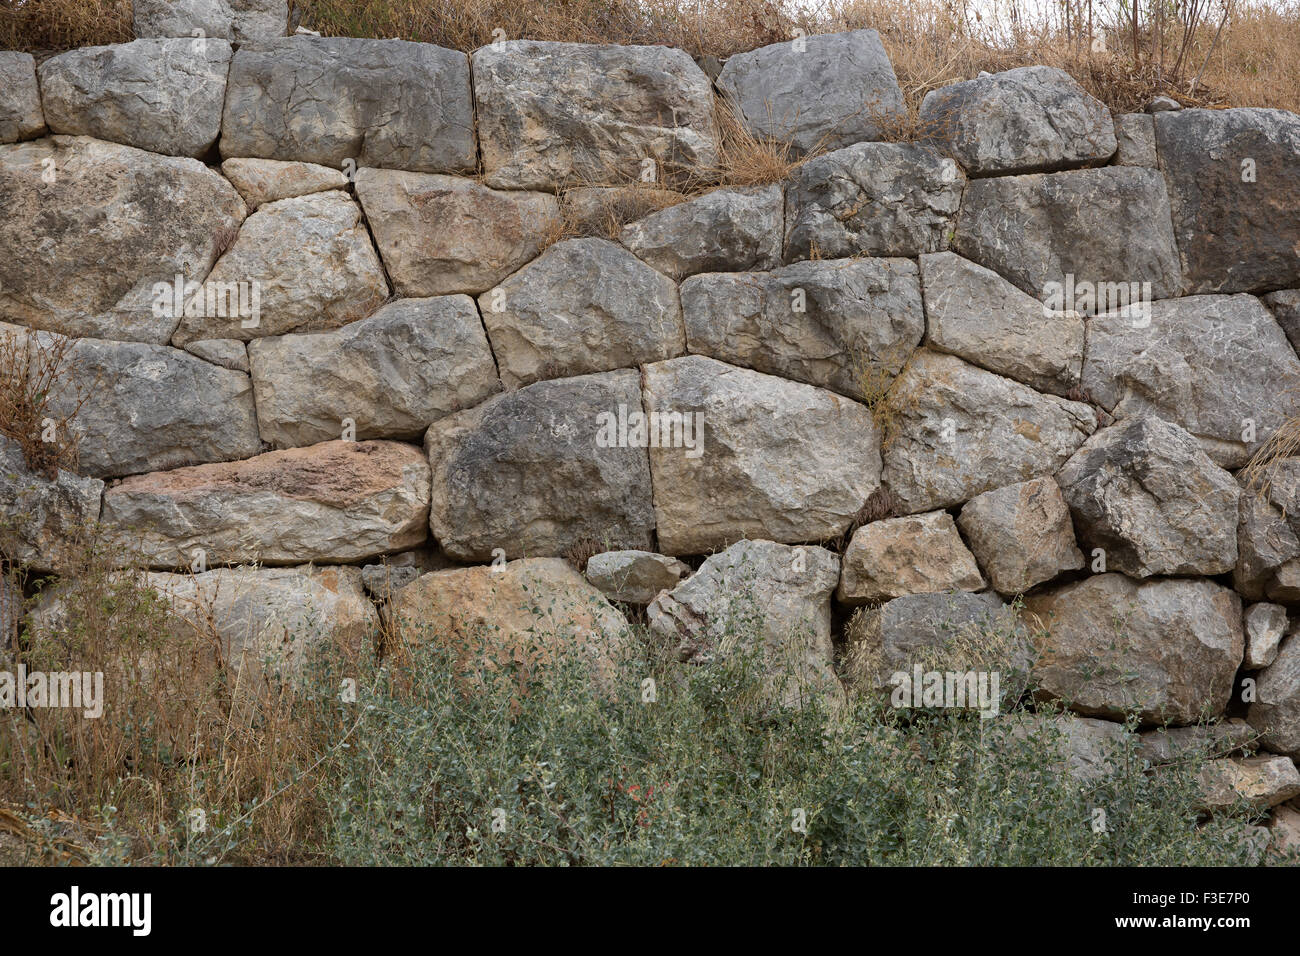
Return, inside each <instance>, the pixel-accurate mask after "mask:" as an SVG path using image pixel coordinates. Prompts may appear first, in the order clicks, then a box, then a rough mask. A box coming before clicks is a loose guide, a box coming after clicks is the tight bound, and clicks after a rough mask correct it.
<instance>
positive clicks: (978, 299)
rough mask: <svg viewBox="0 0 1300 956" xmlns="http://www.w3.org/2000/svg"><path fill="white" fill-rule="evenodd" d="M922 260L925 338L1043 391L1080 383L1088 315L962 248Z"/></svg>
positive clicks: (1066, 388) (1056, 391)
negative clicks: (1055, 303)
mask: <svg viewBox="0 0 1300 956" xmlns="http://www.w3.org/2000/svg"><path fill="white" fill-rule="evenodd" d="M920 261H921V283H922V286H923V288H924V290H925V314H926V320H927V322H928V328H927V333H926V344H927V345H929V346H930V347H931V348H935V349H938V350H939V351H941V352H950V353H952V354H953V355H956V356H959V357H961V358H963V359H965V360H966V361H968V362H972V363H974V364H975V365H979V366H981V367H982V368H986V369H988V370H989V371H990V372H997V373H998V374H999V375H1005V376H1007V377H1008V378H1014V379H1015V380H1016V381H1018V382H1024V383H1025V384H1026V385H1029V386H1030V387H1032V388H1035V389H1037V390H1038V391H1040V392H1051V393H1052V394H1054V395H1068V394H1069V393H1070V391H1071V390H1072V389H1073V388H1075V387H1076V386H1077V385H1078V384H1079V369H1080V367H1081V365H1082V364H1083V328H1084V327H1083V316H1081V315H1080V314H1079V313H1077V312H1073V311H1062V312H1057V311H1052V310H1049V309H1047V308H1046V307H1045V306H1044V305H1043V303H1042V302H1040V301H1038V300H1037V299H1035V298H1034V297H1033V296H1031V295H1027V294H1026V293H1024V292H1021V291H1020V290H1019V289H1017V288H1016V287H1015V286H1014V285H1012V284H1011V283H1010V282H1008V281H1007V280H1006V279H1004V278H1002V277H1001V276H1000V275H998V274H997V273H996V272H994V271H993V270H992V269H986V268H984V267H983V266H980V265H976V264H975V263H973V262H971V261H969V260H967V259H963V258H962V257H961V256H959V255H957V254H956V253H953V252H936V253H932V254H930V255H926V256H921V260H920Z"/></svg>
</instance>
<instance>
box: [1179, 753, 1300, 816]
mask: <svg viewBox="0 0 1300 956" xmlns="http://www.w3.org/2000/svg"><path fill="white" fill-rule="evenodd" d="M1198 779H1199V782H1200V785H1201V788H1202V800H1203V803H1202V806H1203V807H1204V808H1205V809H1207V810H1218V809H1223V808H1227V807H1231V806H1233V805H1234V804H1236V803H1237V802H1238V801H1243V800H1244V801H1245V802H1246V803H1248V804H1250V805H1251V806H1253V807H1257V808H1259V809H1265V808H1267V807H1272V806H1276V805H1277V804H1279V803H1285V802H1286V801H1288V800H1290V799H1291V798H1292V797H1294V796H1296V794H1300V770H1296V766H1295V764H1294V763H1292V762H1291V758H1290V757H1271V756H1269V757H1265V756H1260V757H1244V758H1242V759H1239V760H1211V761H1209V762H1208V763H1206V764H1205V766H1204V767H1202V768H1201V772H1200V773H1199V774H1198Z"/></svg>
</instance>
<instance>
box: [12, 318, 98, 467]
mask: <svg viewBox="0 0 1300 956" xmlns="http://www.w3.org/2000/svg"><path fill="white" fill-rule="evenodd" d="M73 344H74V342H73V340H72V339H69V338H65V337H64V336H61V335H48V334H43V333H32V334H29V333H27V332H25V331H22V332H18V331H11V330H9V329H0V435H5V436H6V437H8V438H11V439H13V441H14V442H16V443H17V445H18V447H19V449H20V450H21V451H22V454H23V459H24V460H25V461H26V462H27V467H28V468H30V469H31V470H32V471H34V472H36V473H37V474H40V475H44V476H45V477H46V478H50V479H54V478H56V477H57V476H58V472H59V469H60V468H63V469H66V470H68V471H75V470H76V464H77V436H76V434H75V433H74V432H73V430H72V428H71V422H72V419H73V418H75V417H76V415H77V413H78V412H80V411H81V406H82V405H84V404H85V402H86V399H88V398H89V397H90V395H91V393H92V392H93V391H94V389H95V386H96V384H97V383H87V384H85V385H82V386H80V389H79V392H78V394H77V398H78V399H79V400H78V401H77V403H76V405H74V406H72V407H71V410H70V411H68V412H54V411H52V410H51V408H50V398H51V397H52V396H53V395H54V393H55V392H56V391H57V390H59V389H65V388H69V387H71V382H70V381H69V380H68V373H69V367H68V359H69V352H70V350H71V349H72V347H73Z"/></svg>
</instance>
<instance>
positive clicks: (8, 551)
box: [0, 435, 104, 646]
mask: <svg viewBox="0 0 1300 956" xmlns="http://www.w3.org/2000/svg"><path fill="white" fill-rule="evenodd" d="M103 490H104V483H103V482H102V481H100V480H99V479H98V478H81V477H78V476H77V475H74V474H72V473H71V472H68V471H63V470H60V471H59V472H58V473H57V474H56V475H55V476H54V477H53V478H49V477H46V476H45V475H42V474H38V473H36V472H33V471H32V470H31V469H30V468H28V467H27V462H26V461H25V460H24V458H23V455H22V452H21V451H20V450H19V448H18V444H17V443H16V442H14V441H13V440H11V439H9V438H6V437H4V436H3V435H0V555H3V556H4V557H5V558H7V559H8V560H10V561H14V562H16V563H18V564H21V565H25V566H27V567H29V568H31V569H32V570H34V571H38V572H44V571H56V572H58V571H63V570H65V569H66V568H67V567H69V566H72V565H74V564H75V563H76V562H77V559H78V557H79V555H81V554H82V553H83V552H84V548H83V545H84V543H85V541H86V540H87V537H86V536H87V533H88V532H89V531H91V530H92V528H93V526H94V524H95V522H97V521H98V520H99V499H100V495H101V494H102V493H103ZM0 646H3V641H0Z"/></svg>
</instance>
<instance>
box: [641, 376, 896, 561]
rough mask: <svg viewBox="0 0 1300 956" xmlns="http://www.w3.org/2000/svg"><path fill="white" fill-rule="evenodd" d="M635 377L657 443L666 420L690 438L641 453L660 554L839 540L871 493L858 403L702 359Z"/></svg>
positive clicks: (871, 465) (873, 443)
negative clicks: (640, 380)
mask: <svg viewBox="0 0 1300 956" xmlns="http://www.w3.org/2000/svg"><path fill="white" fill-rule="evenodd" d="M644 374H645V408H646V412H647V414H649V415H651V416H655V417H654V418H653V419H652V425H653V424H654V423H655V422H658V423H659V425H660V428H659V429H657V430H655V431H656V432H657V434H658V435H660V437H663V431H664V430H666V429H667V426H668V424H669V423H671V422H672V421H674V419H672V418H671V417H670V416H675V415H680V416H682V418H681V419H680V420H681V421H684V423H685V426H686V428H688V429H690V431H691V442H690V444H689V445H687V443H686V442H685V441H682V442H675V441H667V442H665V441H660V442H659V443H658V447H656V445H655V444H652V445H651V447H650V467H651V470H652V472H653V474H654V502H655V516H656V521H657V525H658V531H659V545H660V548H661V550H663V551H664V552H666V553H668V554H700V553H703V552H706V551H708V550H710V549H712V548H717V547H724V546H726V545H728V544H731V543H732V542H735V541H738V540H740V539H742V538H747V537H748V538H760V537H761V538H766V539H771V540H775V541H779V542H783V543H795V542H801V541H821V540H826V539H829V538H834V537H838V536H839V535H841V534H843V533H844V531H845V530H846V529H847V528H848V526H849V523H850V522H851V521H852V520H853V518H854V516H855V515H856V514H857V513H858V512H859V511H860V510H861V508H862V506H863V505H864V504H865V503H866V501H867V499H868V498H869V497H870V496H871V494H872V492H874V491H875V490H876V488H877V487H879V483H880V482H879V478H880V439H879V432H878V430H877V428H876V424H875V422H874V421H873V420H872V417H871V413H870V412H869V411H868V410H867V409H866V408H865V407H863V406H862V405H859V404H858V403H857V402H853V401H850V400H848V399H846V398H842V397H840V396H839V395H836V394H834V393H832V392H828V391H825V390H823V389H819V388H815V387H813V386H811V385H804V384H801V383H797V382H788V381H786V380H784V379H780V378H776V377H775V376H772V375H764V374H762V373H761V372H754V371H751V370H749V369H742V368H736V367H734V366H731V365H727V364H725V363H723V362H718V361H716V360H714V359H710V358H705V357H704V356H699V355H688V356H684V357H682V358H679V359H672V360H670V361H667V362H659V363H656V364H654V365H649V366H647V367H646V368H645V372H644ZM674 437H675V436H674ZM682 437H683V438H685V437H686V429H685V428H684V429H683V432H682Z"/></svg>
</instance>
